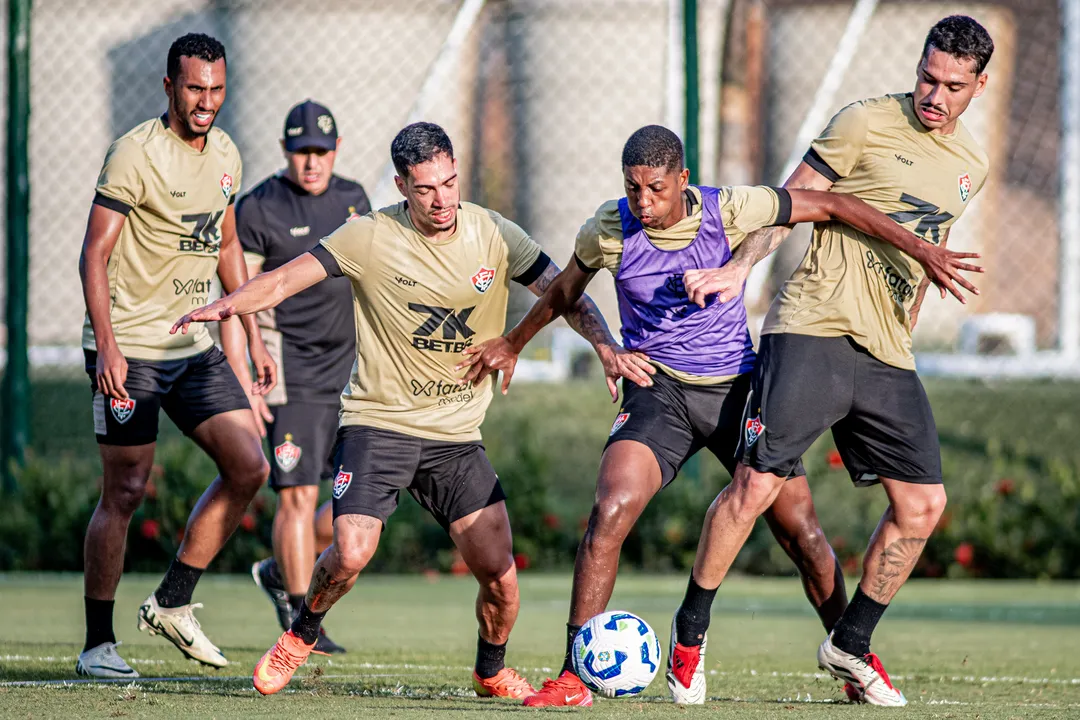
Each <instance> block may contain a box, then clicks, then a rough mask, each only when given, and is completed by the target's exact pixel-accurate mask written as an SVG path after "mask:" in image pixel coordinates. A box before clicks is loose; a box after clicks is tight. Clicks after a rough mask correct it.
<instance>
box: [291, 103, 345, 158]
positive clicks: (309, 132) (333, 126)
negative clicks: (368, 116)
mask: <svg viewBox="0 0 1080 720" xmlns="http://www.w3.org/2000/svg"><path fill="white" fill-rule="evenodd" d="M337 137H338V135H337V123H336V122H334V116H333V115H332V114H331V113H330V110H329V109H327V107H326V106H325V105H320V104H319V103H317V102H313V101H312V100H305V101H304V102H302V103H300V104H299V105H296V106H294V107H293V109H292V110H290V111H289V114H288V116H286V118H285V149H286V150H288V151H289V152H296V151H298V150H301V149H303V148H309V147H316V148H322V149H324V150H336V149H337Z"/></svg>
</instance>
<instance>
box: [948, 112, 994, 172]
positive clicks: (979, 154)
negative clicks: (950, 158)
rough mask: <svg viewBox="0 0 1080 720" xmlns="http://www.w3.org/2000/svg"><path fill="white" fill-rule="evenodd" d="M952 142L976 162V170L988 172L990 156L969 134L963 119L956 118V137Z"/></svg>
mask: <svg viewBox="0 0 1080 720" xmlns="http://www.w3.org/2000/svg"><path fill="white" fill-rule="evenodd" d="M954 142H955V144H956V145H957V146H958V147H960V148H962V149H963V151H964V152H965V153H966V154H968V155H969V156H970V158H971V161H972V162H974V163H975V164H976V167H977V169H978V170H980V171H982V172H983V173H986V172H989V170H990V156H989V155H987V154H986V150H984V149H983V146H982V145H981V144H980V143H979V141H978V140H976V139H975V136H974V135H972V134H971V131H970V130H968V128H967V125H965V124H964V121H963V120H957V122H956V138H955V140H954Z"/></svg>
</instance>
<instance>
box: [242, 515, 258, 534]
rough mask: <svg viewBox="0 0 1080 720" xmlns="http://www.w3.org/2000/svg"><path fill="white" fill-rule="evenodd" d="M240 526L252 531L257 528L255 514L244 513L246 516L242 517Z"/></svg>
mask: <svg viewBox="0 0 1080 720" xmlns="http://www.w3.org/2000/svg"><path fill="white" fill-rule="evenodd" d="M240 527H242V528H244V530H245V531H247V532H251V531H252V530H254V529H255V516H254V515H252V514H251V513H244V517H242V518H240Z"/></svg>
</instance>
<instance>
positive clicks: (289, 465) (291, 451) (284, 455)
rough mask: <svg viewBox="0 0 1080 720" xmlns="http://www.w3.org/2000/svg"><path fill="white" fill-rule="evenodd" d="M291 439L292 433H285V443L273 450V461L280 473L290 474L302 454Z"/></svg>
mask: <svg viewBox="0 0 1080 720" xmlns="http://www.w3.org/2000/svg"><path fill="white" fill-rule="evenodd" d="M292 437H293V436H292V433H285V442H283V443H281V444H280V445H278V446H277V447H276V448H274V460H275V461H276V462H277V465H278V467H279V468H281V471H282V472H292V471H293V469H294V468H296V464H297V463H299V462H300V456H301V455H302V454H303V452H304V451H303V450H302V449H300V446H299V445H296V444H294V443H293V441H292Z"/></svg>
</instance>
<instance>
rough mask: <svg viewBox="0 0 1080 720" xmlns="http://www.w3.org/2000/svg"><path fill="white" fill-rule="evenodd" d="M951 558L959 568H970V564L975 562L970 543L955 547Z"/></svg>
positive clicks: (973, 549)
mask: <svg viewBox="0 0 1080 720" xmlns="http://www.w3.org/2000/svg"><path fill="white" fill-rule="evenodd" d="M953 557H954V558H955V559H956V562H958V563H959V564H960V566H961V567H965V568H967V567H971V563H972V562H973V561H974V560H975V548H974V547H972V546H971V543H960V544H959V545H957V546H956V552H955V553H953Z"/></svg>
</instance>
